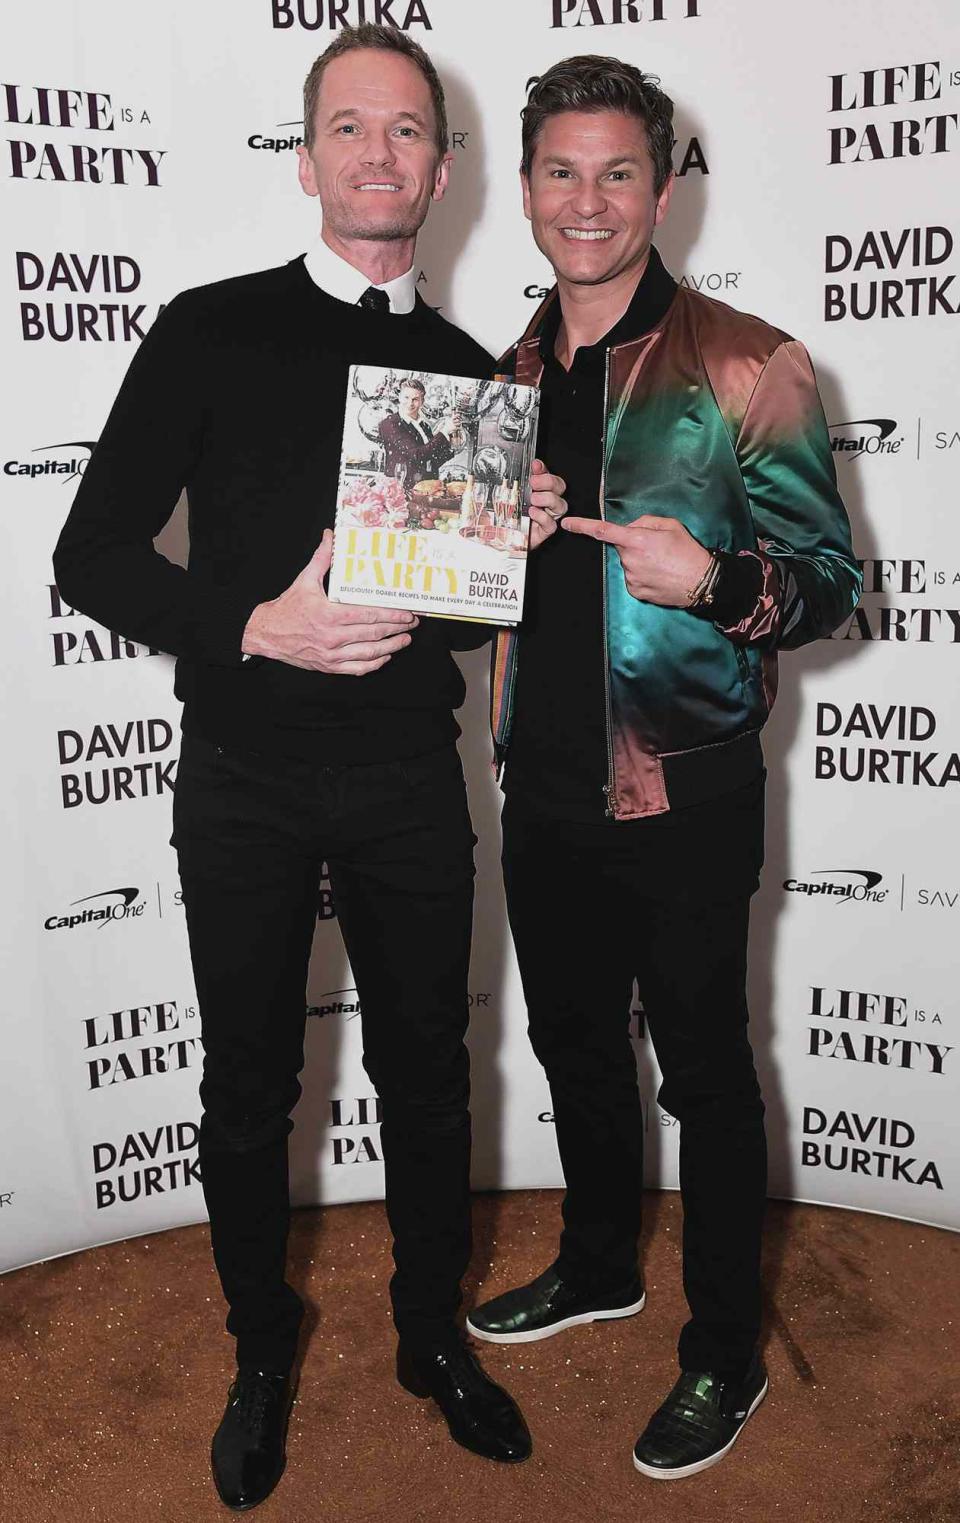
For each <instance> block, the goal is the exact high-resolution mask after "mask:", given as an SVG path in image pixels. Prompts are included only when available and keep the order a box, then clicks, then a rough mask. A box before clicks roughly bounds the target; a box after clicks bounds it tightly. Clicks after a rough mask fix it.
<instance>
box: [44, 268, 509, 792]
mask: <svg viewBox="0 0 960 1523" xmlns="http://www.w3.org/2000/svg"><path fill="white" fill-rule="evenodd" d="M351 364H359V365H385V366H386V365H389V366H392V367H394V368H397V369H411V370H435V371H440V372H444V373H447V374H452V375H466V376H479V377H484V376H489V375H491V374H492V373H493V368H494V362H493V360H492V359H491V357H490V355H488V354H487V353H486V351H485V350H483V349H482V348H481V347H480V346H479V344H476V343H474V342H473V340H472V339H471V338H469V337H468V336H467V335H466V334H465V333H462V332H461V331H460V330H459V329H458V328H455V327H453V326H452V324H450V323H448V322H447V321H446V320H445V319H443V318H442V317H440V316H439V315H438V314H437V313H435V312H434V311H433V310H432V309H431V308H430V307H428V306H426V305H425V304H424V303H423V302H422V301H420V300H419V299H418V300H417V304H416V307H415V309H414V311H413V312H412V313H410V314H409V315H408V316H399V315H395V314H392V313H383V314H381V313H375V312H368V311H367V310H366V309H364V308H362V307H359V306H351V305H349V304H347V303H345V302H340V301H337V300H335V299H334V298H333V297H331V296H328V295H326V293H325V292H323V291H321V290H319V289H318V287H317V286H316V285H315V284H314V283H313V281H312V280H311V279H310V277H309V275H308V274H307V271H306V269H305V268H304V264H303V261H302V259H296V260H293V261H292V262H291V263H290V264H287V265H283V266H281V267H279V268H278V269H274V270H265V271H263V272H261V273H259V274H256V275H246V276H241V277H239V278H238V279H235V280H226V281H220V282H218V283H217V284H215V285H210V286H204V287H201V288H200V289H197V290H193V291H186V292H184V293H183V294H182V295H180V296H178V297H176V298H175V299H174V300H173V301H172V302H171V303H170V305H169V306H168V307H166V308H165V309H164V311H163V312H162V313H161V314H160V316H159V317H158V318H157V320H156V322H155V323H154V325H153V327H152V328H151V330H150V332H149V333H148V335H147V337H146V339H145V340H144V342H143V343H142V345H141V347H140V349H139V350H138V352H137V354H136V355H135V356H134V359H133V362H132V364H131V365H130V369H129V371H128V373H127V376H126V379H125V380H124V383H123V385H122V387H121V389H120V393H119V395H118V397H117V400H116V402H115V403H114V406H113V409H112V411H111V413H110V417H109V419H108V420H107V424H106V427H105V428H104V430H103V433H102V435H101V438H100V442H99V443H98V444H97V447H96V449H95V450H94V452H93V456H92V458H91V460H90V463H89V465H88V467H87V470H86V472H85V474H84V477H83V481H82V483H81V486H80V489H79V491H78V492H77V496H76V500H75V501H74V504H73V507H72V509H71V511H70V515H69V517H68V519H67V522H66V524H65V525H64V528H63V532H62V534H61V535H60V540H59V542H58V544H57V548H56V551H55V553H54V572H55V575H56V579H57V585H58V587H59V589H60V592H61V594H62V596H63V597H64V598H65V600H66V601H67V602H68V603H70V604H72V605H73V606H74V607H76V608H79V609H81V610H82V611H83V612H85V613H87V614H89V615H90V616H91V617H92V618H94V619H96V620H98V621H99V622H100V623H102V624H104V625H106V626H107V627H108V628H110V629H114V630H117V631H118V632H119V633H120V634H123V635H126V636H128V637H129V638H131V639H134V640H138V641H140V642H142V643H143V644H145V645H150V646H154V647H158V648H159V649H161V650H166V651H170V652H172V653H173V654H174V655H176V656H178V657H179V660H178V662H177V675H176V693H177V696H178V697H179V698H181V699H182V700H183V702H184V717H183V724H184V728H185V729H187V730H192V731H194V732H197V733H200V734H202V735H205V736H206V737H207V738H208V739H210V740H213V741H215V742H217V743H218V744H221V743H225V744H228V745H237V746H242V747H245V748H249V749H253V750H259V751H271V752H277V753H280V754H288V755H305V756H311V757H315V758H316V759H317V760H320V761H323V762H324V763H329V764H333V765H339V764H344V763H355V762H365V761H366V762H373V761H382V760H391V759H399V758H401V757H404V756H410V755H414V754H417V753H418V752H421V751H424V750H428V749H431V748H432V747H433V746H436V745H440V744H443V743H444V741H446V740H449V739H450V738H452V737H454V736H455V735H456V734H457V733H458V732H457V727H456V724H455V721H454V719H453V715H452V712H451V711H452V709H454V708H456V707H457V706H459V704H460V703H462V701H463V682H462V679H461V677H460V674H459V671H458V670H457V667H456V665H455V663H454V661H453V659H452V657H451V655H450V646H451V644H455V645H457V646H460V645H462V644H470V643H478V641H479V639H480V638H482V635H481V634H480V633H479V632H478V634H477V636H476V637H475V639H474V640H471V638H470V635H469V634H467V635H465V636H464V638H462V639H461V638H458V636H459V635H460V634H462V632H463V630H464V628H465V627H464V626H458V625H454V624H450V623H449V622H447V621H445V620H440V619H429V618H425V619H422V620H421V622H420V624H419V626H418V628H417V629H416V630H415V632H414V637H413V640H412V643H411V644H410V645H409V646H408V647H407V648H406V649H405V650H403V651H400V652H399V653H398V654H397V655H395V656H394V657H393V658H392V659H391V660H390V661H388V662H387V664H386V666H384V667H382V668H381V669H380V670H379V671H377V672H373V673H371V674H370V675H369V676H366V677H362V678H360V679H356V678H352V677H344V676H327V675H326V674H324V673H321V672H307V671H302V670H300V669H299V668H298V667H293V666H288V665H286V664H284V663H282V662H277V661H266V660H260V659H254V660H252V661H250V662H246V663H245V662H244V661H243V659H242V653H241V649H240V642H241V639H242V636H243V631H244V628H245V626H246V623H247V620H248V618H249V617H250V614H251V612H252V611H253V609H254V608H255V607H256V605H257V604H258V603H261V602H264V601H265V600H267V599H269V598H275V597H277V596H278V595H279V594H280V593H281V592H283V591H284V589H285V588H287V587H288V586H289V585H290V583H291V582H292V581H293V580H294V578H295V577H296V576H297V574H298V573H299V572H300V571H301V570H302V569H303V567H304V566H305V565H306V563H307V561H308V560H309V559H310V557H311V555H312V554H313V552H314V550H315V549H316V547H317V545H318V544H319V542H320V538H321V536H322V534H323V531H324V529H326V528H330V527H332V526H333V521H334V512H335V505H336V486H337V479H338V473H339V458H340V442H341V433H342V428H343V416H344V402H345V398H346V386H347V367H348V366H349V365H351ZM184 488H186V490H187V497H188V505H189V527H190V562H189V567H188V569H187V570H183V569H182V568H181V567H179V566H176V565H173V564H172V563H171V562H170V561H168V560H166V559H165V558H164V557H163V556H162V555H160V554H159V553H158V552H157V551H156V550H155V549H154V545H153V541H154V538H155V536H156V535H157V534H159V532H160V530H161V529H162V528H163V526H164V524H165V523H166V522H167V520H168V519H169V517H170V515H171V514H172V512H173V509H174V507H175V505H176V503H177V499H178V498H179V496H180V493H181V491H182V490H183V489H184Z"/></svg>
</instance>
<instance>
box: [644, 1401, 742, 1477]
mask: <svg viewBox="0 0 960 1523" xmlns="http://www.w3.org/2000/svg"><path fill="white" fill-rule="evenodd" d="M769 1384H770V1382H769V1381H768V1380H765V1381H764V1382H763V1385H762V1387H761V1389H760V1390H759V1391H758V1392H757V1394H756V1396H755V1397H754V1399H753V1403H752V1405H751V1407H750V1410H749V1412H748V1413H747V1415H746V1417H745V1418H744V1419H743V1422H742V1423H741V1424H740V1426H739V1428H738V1429H737V1431H736V1433H735V1434H734V1435H733V1438H732V1439H731V1440H730V1442H729V1444H724V1446H723V1448H722V1449H718V1450H717V1452H716V1454H711V1456H710V1458H709V1459H706V1460H697V1461H696V1463H695V1464H693V1465H678V1466H677V1467H676V1469H674V1470H662V1469H657V1467H656V1466H655V1465H644V1464H642V1463H641V1461H640V1460H638V1459H637V1456H636V1455H634V1456H633V1463H634V1466H635V1468H636V1469H637V1470H639V1471H640V1474H641V1475H648V1476H649V1477H650V1479H651V1480H652V1481H680V1480H682V1479H683V1477H684V1476H685V1475H699V1474H700V1471H701V1470H709V1469H710V1466H711V1465H718V1464H719V1463H720V1461H721V1460H722V1459H723V1457H724V1455H725V1454H729V1453H730V1450H731V1449H732V1448H733V1446H734V1444H735V1443H736V1442H737V1439H738V1438H739V1437H740V1435H741V1433H742V1432H743V1430H744V1428H745V1427H746V1426H747V1423H748V1422H749V1421H750V1419H751V1417H752V1416H753V1414H754V1412H755V1411H756V1410H757V1408H758V1407H759V1405H760V1403H761V1402H762V1400H763V1398H764V1397H765V1396H766V1394H767V1390H768V1388H769Z"/></svg>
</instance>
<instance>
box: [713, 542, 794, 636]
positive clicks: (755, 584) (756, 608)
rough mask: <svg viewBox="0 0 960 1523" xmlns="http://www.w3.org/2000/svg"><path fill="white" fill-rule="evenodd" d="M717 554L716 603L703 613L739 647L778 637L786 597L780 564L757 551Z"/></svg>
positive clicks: (727, 551)
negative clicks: (782, 584) (777, 564)
mask: <svg viewBox="0 0 960 1523" xmlns="http://www.w3.org/2000/svg"><path fill="white" fill-rule="evenodd" d="M716 554H717V556H718V558H719V561H720V575H719V577H718V579H717V586H716V590H715V592H714V598H713V602H712V603H711V604H710V607H709V608H707V609H704V610H702V612H703V613H704V614H705V615H706V616H707V617H708V618H709V619H711V620H712V621H713V624H714V625H715V627H716V628H717V629H719V630H720V633H721V634H724V635H726V636H727V637H728V639H731V640H735V641H737V642H738V643H743V644H751V643H753V642H754V641H758V640H764V639H766V638H768V637H770V636H774V635H776V632H777V629H778V628H779V624H780V609H781V603H782V597H783V594H782V590H781V585H780V573H779V571H778V570H777V566H776V562H775V561H773V560H771V558H770V557H769V556H768V555H764V554H763V553H762V552H760V551H754V550H741V551H739V552H738V553H737V554H733V553H732V552H731V551H729V550H718V551H717V552H716ZM696 611H697V612H698V613H699V612H701V610H699V609H698V610H696Z"/></svg>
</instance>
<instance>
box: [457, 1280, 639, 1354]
mask: <svg viewBox="0 0 960 1523" xmlns="http://www.w3.org/2000/svg"><path fill="white" fill-rule="evenodd" d="M646 1301H647V1294H646V1291H644V1293H643V1295H642V1296H641V1297H640V1299H639V1301H634V1303H633V1305H632V1306H616V1307H614V1308H613V1309H612V1310H611V1311H587V1312H584V1313H583V1314H582V1316H579V1317H564V1319H563V1321H562V1322H551V1324H550V1326H549V1327H537V1328H533V1329H532V1330H531V1331H530V1332H528V1333H488V1332H486V1331H485V1330H484V1329H483V1328H482V1327H475V1326H474V1324H473V1323H472V1322H471V1321H470V1318H469V1317H468V1318H467V1332H468V1333H471V1334H472V1335H473V1337H474V1338H482V1339H483V1340H484V1342H485V1343H539V1342H540V1341H541V1339H543V1338H552V1337H553V1336H554V1334H555V1333H563V1332H566V1330H567V1328H568V1327H582V1326H583V1325H584V1324H585V1323H587V1322H610V1321H612V1320H613V1319H614V1318H616V1317H634V1316H636V1314H637V1312H638V1311H643V1308H644V1306H645V1305H646Z"/></svg>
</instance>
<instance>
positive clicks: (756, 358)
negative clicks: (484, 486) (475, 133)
mask: <svg viewBox="0 0 960 1523" xmlns="http://www.w3.org/2000/svg"><path fill="white" fill-rule="evenodd" d="M555 300H556V292H555V291H553V292H551V293H550V295H549V296H548V297H547V299H546V301H545V302H544V303H543V305H542V306H541V308H540V310H539V311H538V312H537V314H536V315H535V317H534V319H533V321H532V322H531V324H530V327H529V328H528V329H527V332H526V334H525V335H524V337H523V338H522V339H521V340H520V342H519V344H518V345H516V346H515V348H514V349H513V350H511V351H510V354H509V356H508V357H506V358H505V359H504V360H503V361H502V362H501V364H502V366H503V367H504V368H505V369H507V370H509V371H511V372H512V373H513V375H514V376H515V379H516V380H517V381H518V382H522V383H524V384H526V385H536V384H538V382H539V380H540V377H541V374H542V370H543V365H542V361H541V357H540V348H539V334H540V329H541V326H542V324H543V321H544V318H545V316H546V314H547V311H548V309H549V307H550V304H551V303H552V302H553V301H555ZM605 397H606V401H605V409H604V411H605V438H604V449H603V467H602V474H601V481H600V512H601V516H602V517H603V518H605V519H606V520H607V521H608V522H609V523H614V524H620V525H626V524H630V523H632V522H634V520H636V519H637V518H639V517H640V516H641V515H642V514H646V513H650V514H656V515H658V516H661V517H670V518H676V519H679V520H680V522H681V523H683V524H684V525H685V526H686V528H687V529H688V530H689V531H690V533H691V534H692V535H693V536H694V537H695V538H696V539H697V540H699V541H700V543H701V544H703V545H705V546H706V547H707V548H708V549H710V550H715V549H719V550H725V551H729V552H732V553H734V554H737V555H750V556H754V557H756V558H757V559H758V560H759V561H760V563H761V567H762V581H760V582H759V586H760V591H759V595H758V597H757V601H756V604H755V606H754V607H753V608H752V609H751V610H750V611H749V613H748V614H747V615H746V617H744V618H742V619H741V620H740V621H739V622H738V623H737V624H735V625H732V626H726V627H724V626H721V625H717V624H714V623H711V622H710V620H709V618H703V617H702V616H698V615H697V614H695V613H693V612H691V611H690V610H688V609H685V608H661V607H658V606H656V605H654V604H652V603H644V602H641V601H639V600H638V599H636V598H634V597H633V596H632V595H631V594H630V593H629V592H628V591H627V587H626V583H625V580H624V575H623V570H622V568H621V565H620V559H619V556H618V555H617V552H616V550H615V548H614V547H613V546H612V545H605V546H604V547H603V556H602V564H603V596H604V601H603V607H604V621H605V648H606V671H605V678H606V713H607V761H608V768H609V776H608V782H607V785H606V789H605V792H606V794H607V813H608V815H612V816H613V817H614V818H615V819H616V820H633V819H640V818H642V817H644V816H648V815H655V814H663V813H665V812H666V811H667V810H669V809H671V808H679V807H682V806H683V805H685V804H687V803H694V802H699V801H700V800H702V799H707V798H711V797H715V796H717V795H719V794H722V793H724V792H726V791H728V790H729V789H731V788H734V787H737V786H739V785H740V784H741V783H743V782H746V781H747V780H748V779H749V778H750V777H751V776H755V775H756V773H757V772H758V771H759V769H760V768H761V767H762V765H763V762H762V755H761V752H760V741H759V735H760V730H761V728H762V727H763V724H764V722H765V720H766V718H767V715H768V714H769V712H770V709H771V707H772V705H773V700H774V697H775V695H776V690H777V651H778V650H779V649H781V648H783V649H785V650H790V649H794V648H795V647H797V646H800V645H804V644H806V643H807V642H808V641H810V640H816V639H820V638H822V637H824V636H826V635H829V634H830V633H831V631H832V630H834V629H836V628H837V627H838V625H839V624H840V623H841V622H842V621H843V619H844V618H848V617H849V616H850V614H851V613H852V612H853V610H854V608H855V607H856V605H857V601H858V599H859V596H860V586H861V574H860V569H859V567H858V565H857V562H856V561H855V560H854V557H853V551H852V548H851V543H850V525H849V522H848V519H847V514H846V510H845V508H844V505H843V502H842V500H841V498H840V495H839V492H838V491H837V480H836V471H835V469H834V462H833V455H832V452H831V448H830V438H829V434H828V431H827V426H826V422H825V420H824V415H823V409H822V407H821V405H820V398H819V395H818V393H817V386H816V380H815V377H814V373H813V367H812V365H811V363H810V358H809V355H808V354H807V351H806V349H805V348H804V347H803V345H802V344H800V343H798V342H797V341H796V340H795V339H792V338H790V337H789V336H788V335H787V334H785V333H782V332H781V331H780V330H778V329H777V328H773V327H771V326H770V325H769V324H768V323H765V322H762V321H760V319H758V318H756V317H750V316H748V315H746V314H745V313H742V312H737V311H735V310H734V309H733V308H732V307H728V306H726V305H725V304H724V303H722V302H718V301H714V300H713V299H712V298H710V297H708V296H704V295H702V294H701V293H700V292H697V291H692V290H688V289H687V288H686V287H684V286H678V287H677V290H676V293H675V295H674V297H673V300H672V301H671V303H670V305H669V307H668V308H667V311H666V313H665V315H664V316H663V318H662V319H661V320H660V322H659V323H657V325H656V326H655V327H654V328H653V329H652V330H651V331H649V332H646V333H644V334H643V336H642V337H640V338H637V339H635V340H630V341H627V342H624V343H618V344H617V345H616V346H615V347H612V348H610V349H609V350H608V351H607V357H606V391H605ZM520 657H522V637H521V636H520V634H519V633H518V631H516V630H501V631H499V632H498V634H497V636H496V638H495V641H494V651H493V672H492V682H491V698H492V724H493V735H494V742H495V745H496V750H497V756H498V760H499V761H500V763H501V764H502V763H503V761H504V759H505V758H506V757H507V755H508V748H509V742H510V728H511V720H512V716H513V696H514V691H515V686H516V675H517V663H518V658H520ZM507 765H509V762H507ZM558 765H562V758H558Z"/></svg>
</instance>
